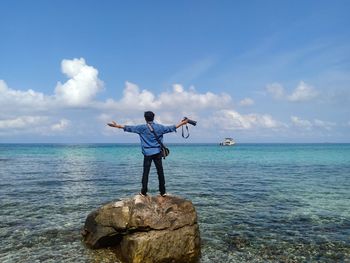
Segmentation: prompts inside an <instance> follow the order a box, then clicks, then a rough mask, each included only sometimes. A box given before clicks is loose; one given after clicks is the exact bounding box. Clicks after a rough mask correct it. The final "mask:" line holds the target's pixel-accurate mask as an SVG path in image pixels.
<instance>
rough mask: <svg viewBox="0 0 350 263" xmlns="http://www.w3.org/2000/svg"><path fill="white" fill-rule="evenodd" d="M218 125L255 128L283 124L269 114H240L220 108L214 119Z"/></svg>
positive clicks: (234, 128) (280, 125)
mask: <svg viewBox="0 0 350 263" xmlns="http://www.w3.org/2000/svg"><path fill="white" fill-rule="evenodd" d="M212 121H213V122H214V123H216V125H218V126H220V127H221V128H223V129H228V130H250V129H253V128H268V129H271V128H279V127H282V126H283V124H281V123H279V122H278V121H276V120H274V119H273V118H272V116H270V115H268V114H256V113H252V114H245V115H244V114H240V113H238V112H237V111H234V110H220V111H218V112H216V113H215V115H214V118H213V120H212Z"/></svg>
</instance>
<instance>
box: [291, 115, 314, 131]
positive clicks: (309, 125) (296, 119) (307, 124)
mask: <svg viewBox="0 0 350 263" xmlns="http://www.w3.org/2000/svg"><path fill="white" fill-rule="evenodd" d="M291 121H292V123H293V125H295V126H297V127H300V128H305V129H307V130H309V129H311V128H312V123H311V122H310V121H308V120H303V119H300V118H299V117H297V116H291Z"/></svg>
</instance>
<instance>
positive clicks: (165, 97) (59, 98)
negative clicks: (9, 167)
mask: <svg viewBox="0 0 350 263" xmlns="http://www.w3.org/2000/svg"><path fill="white" fill-rule="evenodd" d="M61 71H62V73H63V74H64V75H65V76H66V77H67V78H68V80H67V81H66V82H64V83H61V82H58V83H57V85H56V87H55V88H54V89H53V93H52V94H43V93H41V92H37V91H34V90H32V89H29V90H27V91H21V90H16V89H13V88H10V87H8V85H7V84H6V82H5V80H0V105H1V108H2V109H4V110H2V111H1V112H0V136H6V137H11V136H17V135H20V134H30V135H32V136H51V137H52V136H56V135H57V136H58V135H59V136H61V135H65V136H67V137H69V136H73V137H74V136H81V135H83V136H84V135H89V136H92V137H94V136H95V137H97V136H103V137H108V136H110V135H113V136H115V132H113V131H112V130H111V129H108V128H106V127H105V122H106V121H110V120H111V119H116V120H117V121H120V122H124V123H128V124H136V123H138V122H143V118H142V113H143V111H146V110H153V111H155V112H156V117H157V121H159V122H161V123H164V124H172V123H175V122H177V121H179V116H190V117H191V118H193V119H196V120H198V122H199V123H200V125H199V126H202V128H205V129H206V131H205V134H207V136H206V138H216V137H217V136H218V134H225V133H229V132H230V131H237V132H239V131H245V132H249V131H254V134H259V131H261V133H265V134H266V133H269V134H270V136H276V134H278V133H280V132H281V131H282V132H289V133H290V132H292V130H294V129H295V130H298V129H304V130H305V131H306V132H311V131H312V130H313V129H318V128H324V130H326V131H331V130H332V129H333V128H334V127H335V126H337V124H336V123H334V122H329V121H325V120H320V119H315V120H311V121H310V120H306V119H302V118H300V117H296V116H295V115H293V114H291V116H289V118H290V119H288V120H283V121H281V120H278V119H276V118H275V117H274V116H273V114H271V113H268V112H262V113H261V112H253V111H252V112H247V111H249V109H251V107H252V106H254V105H256V104H257V102H256V101H255V100H253V99H252V98H249V97H245V98H244V99H242V100H240V101H237V103H235V102H234V101H233V99H232V97H231V95H230V94H227V93H215V92H212V91H207V92H204V93H201V92H198V91H197V90H196V88H195V87H194V86H190V87H189V88H188V89H186V88H185V87H183V86H182V85H181V84H174V85H173V86H172V89H170V90H167V91H162V92H160V93H159V94H155V93H153V92H152V91H150V90H146V89H140V88H139V86H138V85H136V84H134V83H132V82H130V81H126V83H125V87H124V88H123V89H122V90H119V91H120V94H121V98H120V99H114V98H108V99H106V100H104V101H102V100H97V99H96V97H97V95H98V93H100V92H101V91H103V89H104V88H105V87H104V83H103V81H102V80H101V79H100V78H99V72H98V70H97V69H96V68H94V67H93V66H90V65H88V64H87V63H86V61H85V59H84V58H79V59H77V58H74V59H64V60H62V63H61ZM266 91H267V92H268V94H270V95H271V96H272V97H273V98H275V99H277V100H286V101H289V102H298V103H302V102H307V101H310V100H314V99H317V97H318V95H319V92H318V91H317V90H316V89H315V88H314V87H312V86H311V85H309V84H306V83H305V82H303V81H300V83H299V85H298V86H297V87H296V88H295V89H294V90H293V91H292V92H291V93H290V94H287V93H286V91H285V89H284V87H283V86H282V84H279V83H273V84H268V85H267V86H266ZM240 107H243V108H244V109H245V110H244V111H243V112H244V113H243V112H240V111H241V110H243V108H240ZM240 109H241V110H240ZM140 115H141V116H140ZM196 132H197V134H198V136H200V132H198V131H196ZM0 138H1V137H0Z"/></svg>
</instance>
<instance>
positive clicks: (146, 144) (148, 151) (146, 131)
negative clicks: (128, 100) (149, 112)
mask: <svg viewBox="0 0 350 263" xmlns="http://www.w3.org/2000/svg"><path fill="white" fill-rule="evenodd" d="M148 124H149V125H151V126H152V128H153V130H154V131H155V133H156V134H157V136H158V137H159V140H160V141H161V142H163V134H165V133H169V132H174V131H176V126H175V125H171V126H164V125H162V124H158V123H154V122H148V123H147V124H141V125H136V126H131V125H125V127H124V131H126V132H133V133H137V134H138V135H139V136H140V141H141V148H142V153H143V154H144V155H146V156H149V155H154V154H157V153H159V152H160V145H159V143H158V141H157V139H156V137H155V136H154V134H153V133H152V132H151V130H150V128H149V127H148Z"/></svg>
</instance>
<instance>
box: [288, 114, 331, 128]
mask: <svg viewBox="0 0 350 263" xmlns="http://www.w3.org/2000/svg"><path fill="white" fill-rule="evenodd" d="M291 121H292V124H293V125H294V126H296V127H299V128H302V129H306V130H311V129H313V128H323V129H326V130H331V129H332V127H334V126H336V123H334V122H328V121H322V120H319V119H314V120H312V121H309V120H305V119H301V118H299V117H297V116H291Z"/></svg>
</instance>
